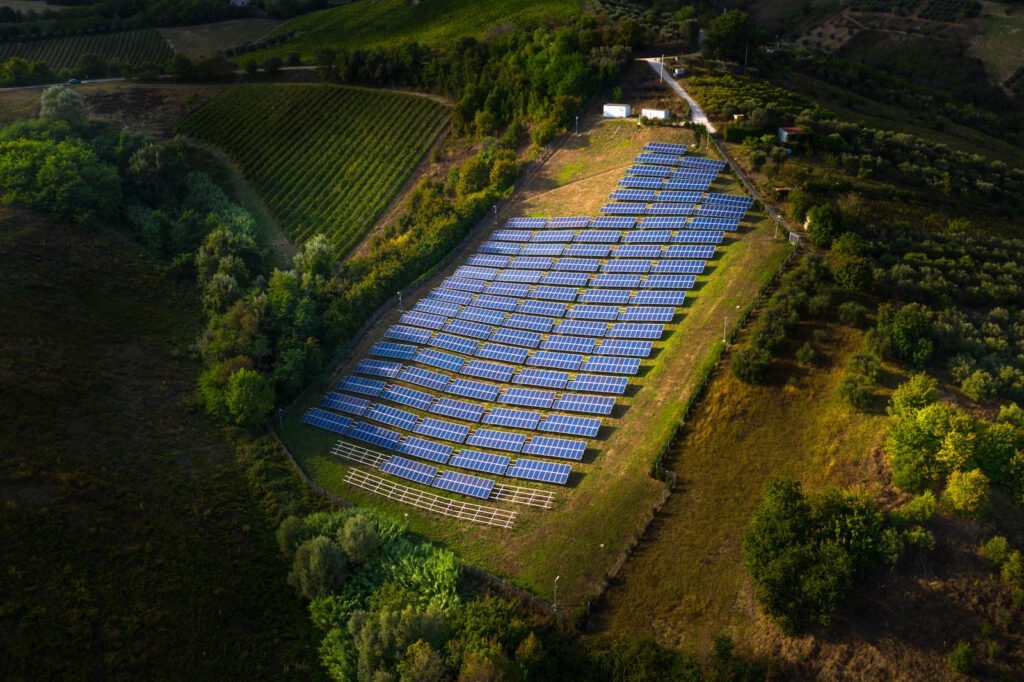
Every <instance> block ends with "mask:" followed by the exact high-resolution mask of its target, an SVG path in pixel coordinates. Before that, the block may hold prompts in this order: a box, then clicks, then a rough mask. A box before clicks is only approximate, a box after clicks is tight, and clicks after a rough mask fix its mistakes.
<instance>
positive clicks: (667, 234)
mask: <svg viewBox="0 0 1024 682" xmlns="http://www.w3.org/2000/svg"><path fill="white" fill-rule="evenodd" d="M671 239H672V232H671V230H636V231H634V232H628V233H627V234H626V236H625V237H623V239H622V243H623V244H665V243H667V242H669V241H671Z"/></svg>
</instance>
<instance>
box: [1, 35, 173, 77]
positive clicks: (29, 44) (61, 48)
mask: <svg viewBox="0 0 1024 682" xmlns="http://www.w3.org/2000/svg"><path fill="white" fill-rule="evenodd" d="M87 54H89V55H96V56H97V57H101V58H102V59H104V60H107V61H109V60H112V59H119V60H121V61H124V62H127V63H129V64H141V63H144V62H155V63H163V62H166V61H168V60H170V58H171V57H172V56H173V55H174V53H173V52H172V51H171V48H170V47H168V46H167V41H165V40H164V39H163V36H161V35H160V33H159V32H158V31H156V30H155V29H151V28H147V29H140V30H137V31H118V32H116V33H101V34H96V35H87V36H74V37H69V38H50V39H47V40H34V41H25V42H16V43H0V61H2V62H5V61H7V60H8V59H11V58H12V57H22V58H24V59H27V60H29V61H32V62H46V63H47V64H49V66H50V68H51V69H64V68H71V67H73V66H74V65H75V64H77V63H78V60H79V59H81V58H82V56H84V55H87Z"/></svg>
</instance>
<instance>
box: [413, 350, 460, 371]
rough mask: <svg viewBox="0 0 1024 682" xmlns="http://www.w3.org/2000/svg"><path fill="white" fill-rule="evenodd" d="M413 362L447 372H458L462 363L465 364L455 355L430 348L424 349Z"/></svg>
mask: <svg viewBox="0 0 1024 682" xmlns="http://www.w3.org/2000/svg"><path fill="white" fill-rule="evenodd" d="M414 360H415V361H416V362H421V363H423V364H424V365H430V366H431V367H440V368H441V369H446V370H448V371H449V372H458V371H459V368H460V367H462V363H463V362H465V360H463V359H462V358H460V357H458V356H457V355H450V354H448V353H442V352H441V351H439V350H434V349H432V348H424V349H423V350H421V351H420V352H419V353H417V354H416V357H415V358H414Z"/></svg>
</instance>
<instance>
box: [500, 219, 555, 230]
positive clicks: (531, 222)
mask: <svg viewBox="0 0 1024 682" xmlns="http://www.w3.org/2000/svg"><path fill="white" fill-rule="evenodd" d="M547 224H548V219H547V218H525V217H521V216H518V217H515V218H509V220H508V222H507V223H505V227H512V228H520V229H522V228H526V229H530V230H537V229H540V228H542V227H544V226H545V225H547Z"/></svg>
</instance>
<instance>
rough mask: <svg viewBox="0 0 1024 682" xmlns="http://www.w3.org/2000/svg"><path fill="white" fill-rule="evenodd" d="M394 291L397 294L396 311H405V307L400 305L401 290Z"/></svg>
mask: <svg viewBox="0 0 1024 682" xmlns="http://www.w3.org/2000/svg"><path fill="white" fill-rule="evenodd" d="M395 293H397V294H398V312H400V313H404V312H405V308H403V307H402V292H401V291H397V292H395Z"/></svg>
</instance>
